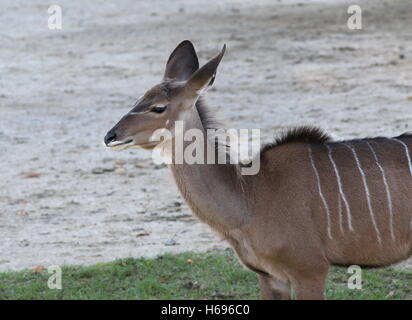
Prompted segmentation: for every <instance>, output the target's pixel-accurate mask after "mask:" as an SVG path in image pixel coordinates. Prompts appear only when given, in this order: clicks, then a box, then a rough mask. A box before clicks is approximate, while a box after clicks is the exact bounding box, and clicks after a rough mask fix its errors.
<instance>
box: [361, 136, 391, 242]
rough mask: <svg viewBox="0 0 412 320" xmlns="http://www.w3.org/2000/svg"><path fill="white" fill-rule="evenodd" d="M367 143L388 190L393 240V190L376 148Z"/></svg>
mask: <svg viewBox="0 0 412 320" xmlns="http://www.w3.org/2000/svg"><path fill="white" fill-rule="evenodd" d="M366 144H367V145H368V147H369V149H370V150H371V151H372V154H373V157H374V158H375V163H376V165H377V166H378V168H379V170H380V172H381V174H382V179H383V185H384V186H385V191H386V197H387V199H388V208H389V227H390V231H391V236H392V240H395V233H394V231H393V208H392V195H391V191H390V189H389V185H388V180H387V179H386V174H385V170H384V169H383V167H382V165H381V164H380V163H379V159H378V156H377V154H376V152H375V150H374V149H373V148H372V146H371V144H370V143H369V142H368V141H366Z"/></svg>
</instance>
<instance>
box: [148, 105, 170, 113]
mask: <svg viewBox="0 0 412 320" xmlns="http://www.w3.org/2000/svg"><path fill="white" fill-rule="evenodd" d="M166 108H167V106H155V107H153V108H152V109H151V110H150V111H152V112H156V113H162V112H164V111H165V110H166Z"/></svg>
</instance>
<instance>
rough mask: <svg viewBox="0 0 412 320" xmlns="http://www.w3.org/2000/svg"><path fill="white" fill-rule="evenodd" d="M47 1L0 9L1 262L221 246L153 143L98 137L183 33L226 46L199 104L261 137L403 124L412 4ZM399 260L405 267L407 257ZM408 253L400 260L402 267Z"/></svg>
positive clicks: (411, 72) (411, 82)
mask: <svg viewBox="0 0 412 320" xmlns="http://www.w3.org/2000/svg"><path fill="white" fill-rule="evenodd" d="M52 4H57V5H59V6H60V7H61V9H62V29H61V30H50V29H49V28H48V19H49V16H50V15H49V14H48V12H47V9H48V7H49V6H50V5H51V4H49V3H47V2H44V1H28V0H27V1H12V0H2V1H1V4H0V8H1V10H0V147H1V153H0V162H1V168H0V208H1V210H0V235H1V244H0V271H6V270H17V269H21V268H33V267H35V266H37V265H52V264H59V265H61V264H92V263H96V262H102V261H111V260H114V259H115V258H119V257H139V256H147V257H151V256H155V255H157V254H160V253H164V252H180V251H186V250H196V251H204V250H210V249H220V248H224V247H225V246H226V244H225V243H224V242H221V241H220V240H219V239H218V238H217V237H216V236H215V235H214V234H212V233H211V232H210V231H209V229H208V228H207V227H206V226H204V225H202V224H201V223H199V222H198V221H197V220H196V219H195V218H194V217H193V216H192V215H191V214H190V212H189V210H188V208H187V206H186V205H185V204H184V203H183V202H182V199H181V197H180V196H179V194H178V191H177V189H176V187H175V185H174V182H173V180H172V178H171V174H170V173H169V171H168V169H167V168H166V167H164V166H156V165H154V164H153V162H152V161H151V154H150V153H149V152H144V151H139V150H133V151H125V152H122V153H116V152H113V151H110V150H106V149H105V148H104V147H103V145H102V140H103V136H104V135H105V133H106V131H107V130H108V129H110V128H111V127H112V126H113V124H114V123H115V122H116V121H117V120H118V119H119V118H120V117H121V116H122V115H123V114H124V113H126V112H127V111H128V110H129V109H130V106H131V105H132V104H133V103H134V101H135V100H136V99H137V98H138V97H139V96H140V95H141V94H142V93H144V92H145V91H146V90H147V89H148V88H149V87H151V86H152V85H154V84H156V83H157V82H159V80H160V79H161V76H162V74H163V71H164V66H165V63H166V60H167V58H168V56H169V54H170V53H171V51H172V50H173V49H174V47H175V46H176V45H177V44H178V43H179V42H181V41H182V40H184V39H189V40H191V41H192V42H193V43H194V44H195V46H196V48H197V51H198V55H199V58H200V62H201V63H204V62H205V61H207V59H209V58H210V57H212V56H213V55H215V54H216V53H217V52H218V50H219V49H220V48H221V47H222V45H223V44H224V43H226V44H227V47H228V49H227V53H226V55H225V57H224V60H223V62H222V63H221V66H220V68H219V71H218V74H217V78H216V81H215V84H214V87H213V88H212V89H211V90H210V91H209V92H208V94H207V97H208V101H209V104H210V106H211V108H212V109H213V110H215V111H216V113H217V114H218V116H219V118H220V119H222V120H224V121H225V122H227V123H228V126H229V127H233V128H260V129H261V130H262V132H261V135H262V138H263V140H264V141H271V140H272V139H273V136H274V135H275V134H276V133H277V132H279V131H280V130H282V129H284V128H286V127H289V126H294V125H303V124H310V125H318V126H320V127H322V128H324V129H326V130H327V131H328V132H330V134H331V135H332V136H333V137H335V138H354V137H364V136H377V135H389V136H390V135H399V134H400V133H403V132H405V131H408V130H411V127H410V126H411V124H412V122H411V120H412V113H411V108H412V33H411V30H412V2H411V1H410V0H383V1H376V0H364V1H358V3H357V4H358V5H359V6H360V7H361V9H362V29H361V30H349V29H348V27H347V20H348V18H349V16H350V15H349V14H348V13H347V9H348V7H349V5H352V4H354V3H353V1H343V0H333V1H331V0H319V1H303V0H300V1H291V0H282V1H275V0H259V1H256V0H224V1H201V0H190V1H189V0H174V1H166V0H151V1H133V0H119V1H112V2H110V3H109V2H107V1H102V0H99V1H80V0H76V1H55V2H54V3H52ZM407 265H408V262H407V263H404V264H403V265H402V266H403V267H405V266H407ZM410 266H411V262H409V267H410Z"/></svg>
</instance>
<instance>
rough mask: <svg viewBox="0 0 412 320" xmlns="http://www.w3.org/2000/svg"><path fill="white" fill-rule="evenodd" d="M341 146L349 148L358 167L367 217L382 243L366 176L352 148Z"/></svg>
mask: <svg viewBox="0 0 412 320" xmlns="http://www.w3.org/2000/svg"><path fill="white" fill-rule="evenodd" d="M342 144H343V145H344V146H346V147H347V148H349V150H351V151H352V154H353V157H354V158H355V161H356V165H357V166H358V170H359V172H360V174H361V177H362V181H363V187H364V189H365V194H366V201H367V203H368V209H369V215H370V216H371V220H372V224H373V227H374V228H375V231H376V236H377V238H378V241H379V243H382V238H381V234H380V232H379V229H378V226H377V224H376V221H375V214H374V212H373V208H372V202H371V195H370V192H369V186H368V182H367V181H366V175H365V172H364V171H363V169H362V166H361V163H360V161H359V157H358V154H357V153H356V150H355V149H354V148H353V147H352V146H350V145H349V144H347V143H342Z"/></svg>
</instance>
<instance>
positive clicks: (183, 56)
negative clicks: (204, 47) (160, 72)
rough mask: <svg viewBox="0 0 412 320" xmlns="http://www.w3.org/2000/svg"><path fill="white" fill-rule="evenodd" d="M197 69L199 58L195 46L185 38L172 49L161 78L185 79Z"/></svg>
mask: <svg viewBox="0 0 412 320" xmlns="http://www.w3.org/2000/svg"><path fill="white" fill-rule="evenodd" d="M197 69H199V60H198V59H197V55H196V51H195V48H194V47H193V44H192V43H191V42H190V41H189V40H185V41H183V42H181V43H180V44H179V45H178V46H177V47H176V49H174V50H173V52H172V53H171V55H170V57H169V59H168V60H167V63H166V70H165V74H164V76H163V79H166V78H169V79H177V80H179V81H186V80H187V79H189V78H190V76H191V75H192V74H193V73H194V72H195V71H196V70H197Z"/></svg>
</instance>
